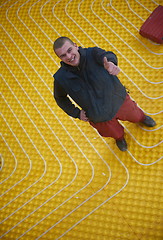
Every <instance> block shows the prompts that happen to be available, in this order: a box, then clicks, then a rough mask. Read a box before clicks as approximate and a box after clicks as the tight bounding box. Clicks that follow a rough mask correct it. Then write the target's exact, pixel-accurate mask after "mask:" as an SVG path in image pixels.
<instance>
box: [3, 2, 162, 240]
mask: <svg viewBox="0 0 163 240" xmlns="http://www.w3.org/2000/svg"><path fill="white" fill-rule="evenodd" d="M159 4H161V0H155V1H154V0H148V1H146V0H141V1H140V0H139V1H138V0H116V1H115V0H112V1H109V0H105V1H104V0H85V1H84V0H53V1H52V0H1V2H0V15H1V37H2V40H1V50H2V51H1V52H2V57H1V73H2V74H1V85H0V86H1V112H2V114H1V171H0V173H1V201H0V205H1V206H0V207H1V214H0V219H1V229H0V236H1V239H5V240H12V239H14V240H15V239H23V240H29V239H30V240H34V239H45V240H49V239H53V240H54V239H55V240H57V239H63V240H73V239H74V240H88V239H92V240H161V239H163V231H162V226H163V224H162V222H161V221H162V220H161V219H162V211H161V209H162V207H163V196H162V185H161V181H162V175H163V174H162V150H163V147H162V135H163V134H162V106H163V104H162V77H161V76H162V65H163V61H162V52H163V49H162V46H161V45H159V44H156V43H153V42H151V41H149V40H147V39H145V38H143V37H142V36H140V34H139V29H140V27H141V25H142V24H143V22H144V21H145V19H147V17H148V16H149V14H150V13H152V11H153V10H154V9H155V8H156V7H157V6H158V5H159ZM59 36H68V37H70V38H71V39H72V40H73V41H74V42H76V43H77V44H78V45H80V46H83V47H89V46H98V47H101V48H104V49H107V50H110V51H113V52H115V53H116V54H117V56H118V59H119V66H120V68H121V73H120V74H119V78H120V80H121V81H122V83H123V84H124V85H125V86H126V88H127V89H129V91H130V95H131V96H132V98H133V99H134V100H135V101H136V102H137V103H138V104H139V106H140V107H141V108H142V109H143V110H144V111H145V113H146V114H148V115H149V116H151V117H153V118H154V119H155V121H156V122H157V125H156V126H155V127H154V128H152V129H151V128H147V127H144V126H142V125H140V124H133V123H129V122H123V123H122V124H123V126H124V127H125V137H126V140H127V142H128V151H127V152H120V151H119V150H118V149H117V147H116V145H115V142H114V140H113V139H110V138H102V137H101V136H99V135H98V133H97V132H96V131H95V130H94V129H93V128H92V127H91V126H90V125H89V124H88V123H86V122H82V121H80V120H77V119H72V118H71V117H69V116H67V115H66V114H65V113H64V112H63V111H62V110H61V109H60V108H59V107H58V106H57V105H56V103H55V101H54V98H53V77H52V75H53V74H54V73H55V71H57V69H58V67H59V59H58V58H57V57H56V56H55V55H54V53H53V48H52V45H53V41H54V40H55V39H56V38H57V37H59Z"/></svg>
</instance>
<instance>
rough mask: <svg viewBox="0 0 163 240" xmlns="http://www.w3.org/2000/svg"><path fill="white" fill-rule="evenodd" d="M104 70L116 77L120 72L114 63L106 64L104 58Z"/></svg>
mask: <svg viewBox="0 0 163 240" xmlns="http://www.w3.org/2000/svg"><path fill="white" fill-rule="evenodd" d="M104 68H105V69H106V70H107V71H108V72H109V73H110V74H111V75H118V73H119V72H120V68H119V67H117V66H116V65H115V64H114V63H112V62H108V60H107V58H106V57H104Z"/></svg>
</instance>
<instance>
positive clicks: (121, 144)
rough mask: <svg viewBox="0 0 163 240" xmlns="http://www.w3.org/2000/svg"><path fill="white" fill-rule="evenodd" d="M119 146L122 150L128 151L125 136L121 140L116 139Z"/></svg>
mask: <svg viewBox="0 0 163 240" xmlns="http://www.w3.org/2000/svg"><path fill="white" fill-rule="evenodd" d="M116 144H117V147H118V148H119V149H120V150H121V151H122V152H124V151H127V143H126V140H125V139H124V138H123V139H121V140H116Z"/></svg>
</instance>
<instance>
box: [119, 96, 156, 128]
mask: <svg viewBox="0 0 163 240" xmlns="http://www.w3.org/2000/svg"><path fill="white" fill-rule="evenodd" d="M116 118H118V119H119V120H123V121H129V122H133V123H137V122H141V123H143V124H144V125H145V126H148V127H154V126H155V125H156V123H155V121H154V120H153V119H152V118H151V117H149V116H146V115H145V114H144V112H143V111H142V110H141V109H140V108H139V107H138V106H137V104H136V103H135V102H134V101H133V100H132V99H131V98H130V96H129V95H127V96H126V99H125V101H124V103H123V104H122V106H121V107H120V109H119V111H118V113H117V114H116Z"/></svg>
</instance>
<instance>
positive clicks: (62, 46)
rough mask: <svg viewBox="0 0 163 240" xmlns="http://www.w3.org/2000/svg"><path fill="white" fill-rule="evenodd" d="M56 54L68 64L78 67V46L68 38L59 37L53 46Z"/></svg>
mask: <svg viewBox="0 0 163 240" xmlns="http://www.w3.org/2000/svg"><path fill="white" fill-rule="evenodd" d="M53 49H54V52H55V54H56V55H57V56H58V57H59V58H60V59H61V60H62V61H63V62H65V63H66V64H68V65H71V66H78V65H79V62H80V54H79V51H78V46H77V45H76V44H75V43H73V42H72V41H71V39H69V38H67V37H59V38H57V39H56V40H55V42H54V44H53Z"/></svg>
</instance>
